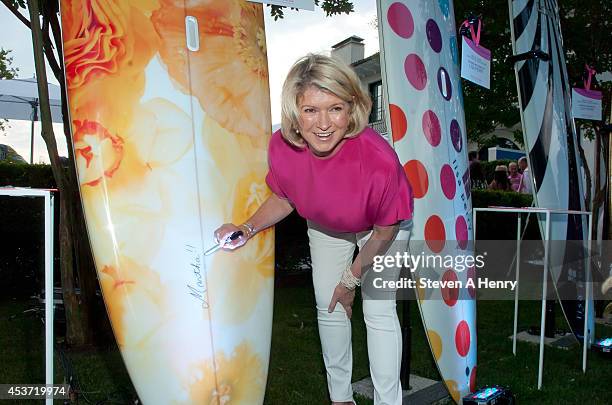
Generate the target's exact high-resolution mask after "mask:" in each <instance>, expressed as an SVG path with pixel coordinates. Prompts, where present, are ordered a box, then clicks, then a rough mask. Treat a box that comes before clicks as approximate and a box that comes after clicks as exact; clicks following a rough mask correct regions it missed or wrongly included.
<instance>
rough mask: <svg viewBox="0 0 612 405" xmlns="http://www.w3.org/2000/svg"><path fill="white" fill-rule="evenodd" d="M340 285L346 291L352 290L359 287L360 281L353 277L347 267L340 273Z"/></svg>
mask: <svg viewBox="0 0 612 405" xmlns="http://www.w3.org/2000/svg"><path fill="white" fill-rule="evenodd" d="M340 284H342V285H343V286H344V287H346V289H347V290H351V291H352V290H354V289H355V288H356V287H359V286H360V285H361V279H360V278H358V277H355V275H354V274H353V272H352V271H351V266H348V267H347V268H346V270H344V272H343V273H342V278H341V279H340Z"/></svg>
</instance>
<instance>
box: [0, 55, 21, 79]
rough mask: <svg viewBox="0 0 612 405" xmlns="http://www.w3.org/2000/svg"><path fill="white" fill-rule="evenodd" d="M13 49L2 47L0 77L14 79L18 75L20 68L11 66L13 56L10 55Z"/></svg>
mask: <svg viewBox="0 0 612 405" xmlns="http://www.w3.org/2000/svg"><path fill="white" fill-rule="evenodd" d="M10 53H11V50H6V49H4V48H0V79H12V78H14V77H15V76H17V72H18V71H19V69H17V68H13V67H11V64H12V63H13V58H12V57H10V56H9V54H10Z"/></svg>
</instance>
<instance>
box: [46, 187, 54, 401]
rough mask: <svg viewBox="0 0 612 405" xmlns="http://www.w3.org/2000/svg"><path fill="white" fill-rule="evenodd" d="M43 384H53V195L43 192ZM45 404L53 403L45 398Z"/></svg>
mask: <svg viewBox="0 0 612 405" xmlns="http://www.w3.org/2000/svg"><path fill="white" fill-rule="evenodd" d="M45 384H53V197H52V196H51V192H50V191H47V193H46V194H45ZM45 404H46V405H53V399H52V398H47V399H46V400H45Z"/></svg>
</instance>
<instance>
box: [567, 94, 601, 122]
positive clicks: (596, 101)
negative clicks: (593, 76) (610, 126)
mask: <svg viewBox="0 0 612 405" xmlns="http://www.w3.org/2000/svg"><path fill="white" fill-rule="evenodd" d="M572 114H573V115H574V118H583V119H585V120H596V121H601V91H597V90H586V89H572Z"/></svg>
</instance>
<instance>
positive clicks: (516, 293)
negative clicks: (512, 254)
mask: <svg viewBox="0 0 612 405" xmlns="http://www.w3.org/2000/svg"><path fill="white" fill-rule="evenodd" d="M517 219H518V220H517V228H516V290H515V291H514V332H513V333H512V354H513V355H515V356H516V333H517V329H518V306H519V267H520V265H519V263H520V260H521V213H520V212H518V213H517Z"/></svg>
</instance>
